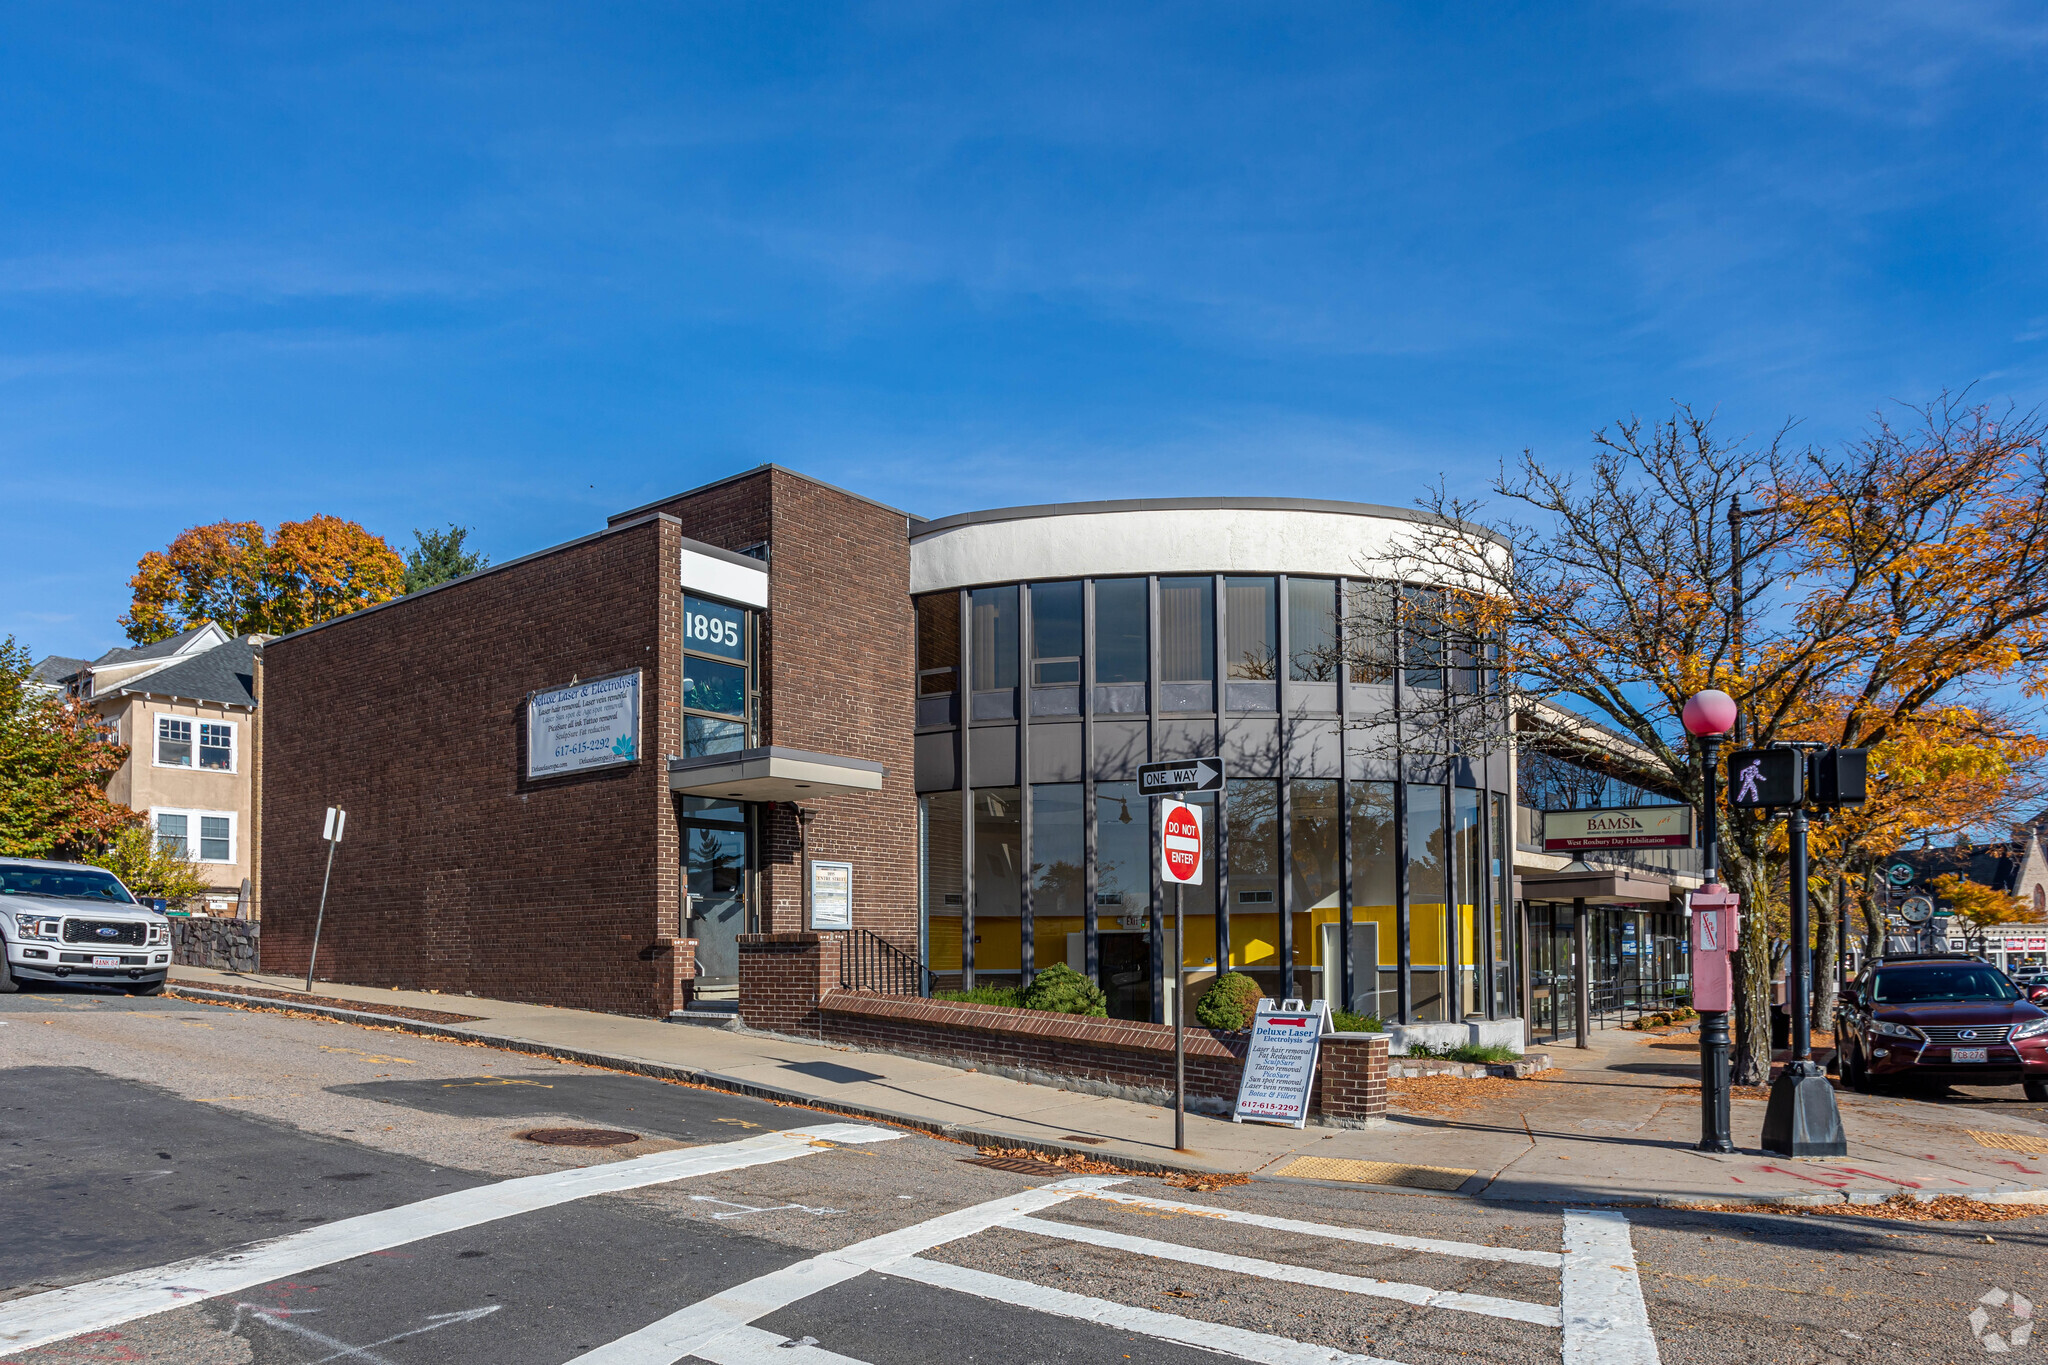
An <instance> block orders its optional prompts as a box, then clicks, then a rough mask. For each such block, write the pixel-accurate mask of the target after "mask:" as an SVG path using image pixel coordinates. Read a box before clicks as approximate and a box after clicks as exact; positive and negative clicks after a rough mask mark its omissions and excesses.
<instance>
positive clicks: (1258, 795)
mask: <svg viewBox="0 0 2048 1365" xmlns="http://www.w3.org/2000/svg"><path fill="white" fill-rule="evenodd" d="M1418 521H1419V518H1418V517H1417V516H1416V514H1414V513H1407V512H1401V511H1397V510H1393V509H1388V508H1381V507H1371V506H1365V505H1361V504H1353V503H1330V502H1302V501H1294V500H1281V499H1236V500H1227V501H1225V500H1185V501H1167V502H1125V503H1079V504H1064V505H1058V506H1050V507H1026V508H1012V509H1006V510H1000V511H991V512H976V513H967V514H963V515H959V516H952V517H947V518H944V519H941V520H937V521H923V520H920V519H918V518H915V517H912V516H908V515H906V514H905V513H902V512H898V511H895V510H893V509H890V508H887V507H883V506H881V505H879V504H877V503H875V502H872V501H870V500H868V499H866V498H862V497H859V496H857V495H854V494H852V493H848V492H844V491H842V490H839V489H835V488H832V487H829V486H827V485H824V484H821V483H819V482H817V481H815V480H812V479H809V478H806V477H804V476H802V475H799V474H795V473H792V472H790V471H788V470H785V469H780V468H776V467H773V466H767V467H762V468H759V469H755V470H751V471H748V472H746V473H744V474H740V475H737V476H735V477H733V478H730V479H726V480H723V481H721V482H718V483H714V484H710V485H708V486H706V487H703V488H699V489H696V490H694V491H691V492H688V493H683V494H679V495H677V496H675V497H673V498H668V499H665V500H663V501H661V502H658V503H653V504H650V505H648V506H646V507H642V508H637V509H635V510H633V511H631V512H625V513H621V514H620V515H618V516H616V517H614V518H612V519H611V522H610V524H609V525H608V526H607V527H606V528H605V529H604V530H602V531H599V532H597V533H596V534H594V535H590V536H587V537H585V538H583V539H580V540H576V541H571V542H569V543H568V544H565V545H560V546H556V547H554V548H552V549H549V550H544V551H541V552H540V553H538V554H533V555H529V556H526V557H525V558H523V559H518V560H514V561H511V562H509V563H506V564H502V565H497V566H494V567H492V568H490V569H487V570H485V571H483V572H480V573H477V574H473V575H470V576H469V577H466V578H462V579H458V580H456V581H454V582H452V583H448V584H445V585H443V586H441V587H439V588H435V589H432V590H429V591H427V592H423V593H418V594H414V595H411V596H408V597H405V598H401V599H399V600H398V601H395V602H391V603H388V604H386V605H384V606H380V607H376V608H373V609H370V610H367V611H363V612H358V613H356V614H354V615H352V616H348V617H344V618H341V619H339V620H336V621H333V622H329V623H327V624H326V625H322V626H318V627H315V628H313V629H310V630H306V631H301V632H299V633H297V634H295V635H290V636H286V637H284V638H282V639H280V640H277V641H275V642H273V643H271V644H270V645H268V646H267V648H266V650H265V668H266V674H267V695H268V696H269V697H270V698H271V699H272V700H271V701H270V707H269V715H268V717H267V721H266V726H265V739H264V742H265V746H266V785H265V798H264V799H265V809H266V819H265V825H264V864H263V865H264V874H265V878H266V895H267V900H266V906H265V918H266V921H267V923H266V928H265V931H264V932H265V941H264V965H265V967H266V968H268V969H270V970H303V968H304V966H305V962H306V957H307V953H308V950H309V948H310V945H311V939H312V932H313V924H314V916H315V910H316V907H317V905H318V901H319V893H320V876H321V871H322V866H323V858H324V854H325V846H324V845H323V844H322V843H321V842H320V838H319V835H320V831H321V825H322V812H323V810H324V808H325V807H327V806H329V805H339V806H342V807H344V808H345V809H347V810H348V812H349V819H348V827H347V838H346V840H345V842H343V843H342V845H341V846H340V850H339V855H338V857H337V859H336V862H335V871H334V884H333V892H332V895H331V898H330V901H329V906H328V911H327V918H326V922H325V928H324V930H323V932H322V937H321V943H320V957H319V968H320V974H321V975H322V976H326V977H330V978H332V979H335V980H343V981H353V982H360V983H366V984H376V985H393V986H411V987H425V988H430V989H437V990H441V991H445V992H451V993H461V992H465V991H469V992H475V993H477V994H479V995H490V996H495V997H501V998H513V999H526V1000H535V1001H543V1002H548V1003H554V1004H562V1005H573V1006H579V1007H583V1008H592V1009H601V1010H610V1011H616V1012H622V1013H631V1014H645V1015H661V1014H666V1013H669V1012H671V1011H674V1010H677V1009H682V1008H686V1007H688V1008H694V1009H703V1008H707V1007H711V1008H716V1007H719V1006H725V1007H728V1008H729V1007H730V1002H731V1001H732V1000H733V999H734V997H735V996H736V995H737V994H738V992H739V991H740V989H741V981H742V978H743V977H744V976H746V975H747V969H746V968H745V966H744V963H745V962H748V961H754V962H767V961H768V960H769V959H771V958H775V957H776V956H777V955H778V954H781V955H782V956H783V957H786V956H787V954H788V953H789V952H790V951H792V948H791V944H792V939H791V938H790V936H791V935H800V936H808V935H810V934H812V933H817V934H821V935H823V936H825V938H826V939H828V940H829V941H830V943H831V944H832V949H831V954H830V961H831V963H833V964H836V965H835V966H831V967H829V968H816V967H814V966H804V967H802V968H801V970H802V971H803V972H812V973H815V971H818V970H831V971H836V972H837V973H838V974H839V978H840V979H841V980H842V981H843V982H845V983H846V984H851V985H866V986H872V987H879V988H881V989H884V990H894V991H898V992H908V993H917V992H920V991H926V990H929V989H930V988H932V987H933V986H934V985H936V986H940V987H950V986H954V985H967V984H973V983H977V982H990V981H994V982H999V983H1014V982H1017V981H1019V980H1020V979H1022V978H1024V977H1025V976H1028V975H1029V974H1030V973H1032V972H1033V971H1035V970H1037V969H1042V968H1043V967H1045V966H1046V965H1048V964H1049V963H1052V962H1056V961H1057V962H1067V963H1069V964H1071V965H1073V966H1074V967H1075V968H1076V969H1077V970H1080V971H1083V972H1086V973H1088V974H1090V975H1091V976H1093V977H1095V978H1096V979H1097V980H1099V981H1100V982H1102V984H1103V986H1104V988H1105V990H1106V991H1107V992H1108V994H1109V997H1110V1001H1111V1013H1112V1014H1113V1015H1116V1016H1119V1017H1123V1018H1128V1019H1136V1020H1147V1019H1153V1020H1156V1019H1159V1018H1162V1017H1170V1015H1171V1013H1172V1009H1173V1003H1172V1001H1171V999H1170V998H1169V997H1168V992H1167V984H1168V983H1169V982H1170V981H1171V973H1170V971H1168V970H1167V964H1166V963H1165V961H1164V948H1165V944H1166V942H1167V940H1166V939H1165V938H1164V936H1163V934H1164V926H1163V923H1162V910H1163V909H1164V908H1165V907H1167V906H1168V905H1169V901H1168V900H1167V898H1166V897H1165V896H1164V895H1162V893H1161V892H1160V889H1159V887H1158V883H1157V878H1156V874H1154V873H1152V872H1151V870H1150V868H1151V856H1150V852H1149V849H1150V840H1151V834H1150V826H1151V821H1152V820H1153V818H1154V813H1153V812H1152V811H1151V809H1150V808H1149V803H1148V802H1147V801H1146V800H1145V799H1144V798H1141V797H1139V796H1138V794H1137V792H1136V788H1135V783H1134V780H1133V779H1134V777H1135V768H1136V766H1137V765H1138V764H1139V763H1141V762H1144V761H1147V760H1148V759H1154V758H1179V757H1187V756H1196V755H1220V756H1221V757H1222V758H1223V760H1224V761H1225V763H1226V765H1227V766H1228V770H1229V777H1230V780H1229V784H1228V786H1227V787H1226V788H1225V790H1223V791H1222V792H1220V793H1214V794H1211V795H1209V796H1207V797H1205V798H1203V801H1204V803H1205V805H1206V807H1207V811H1208V815H1207V822H1208V827H1209V828H1210V829H1211V830H1212V831H1213V838H1212V843H1213V846H1214V856H1213V860H1212V866H1213V869H1214V875H1213V876H1212V877H1211V878H1210V879H1209V881H1208V882H1207V883H1206V885H1205V886H1204V887H1202V888H1196V889H1191V890H1190V891H1189V893H1188V901H1187V914H1188V920H1187V924H1188V932H1187V938H1186V947H1185V963H1186V965H1187V967H1188V969H1189V979H1190V983H1191V989H1194V990H1199V989H1201V988H1202V987H1203V983H1205V982H1206V981H1207V980H1209V979H1211V978H1212V977H1213V975H1214V973H1215V972H1216V971H1217V970H1219V969H1220V968H1221V967H1222V966H1224V965H1226V964H1227V965H1229V966H1234V967H1236V968H1238V969H1239V970H1245V971H1249V972H1251V973H1252V974H1253V975H1254V976H1255V977H1257V978H1258V979H1259V980H1260V982H1261V984H1262V985H1264V986H1266V987H1267V988H1268V989H1269V991H1270V993H1273V994H1275V995H1298V996H1304V997H1311V996H1321V997H1327V998H1330V999H1331V1000H1333V1001H1334V1002H1337V1003H1340V1004H1345V1005H1349V1006H1351V1007H1354V1008H1357V1009H1359V1010H1361V1011H1368V1012H1375V1013H1380V1014H1382V1015H1383V1016H1385V1017H1387V1018H1389V1019H1404V1020H1414V1021H1431V1020H1435V1021H1440V1022H1443V1023H1453V1022H1456V1021H1461V1020H1463V1019H1465V1018H1467V1017H1470V1016H1479V1017H1483V1018H1487V1019H1505V1018H1508V1017H1511V1016H1513V1015H1514V1014H1515V1012H1516V1007H1517V1003H1518V1002H1517V999H1516V995H1517V981H1518V971H1517V965H1516V956H1517V947H1518V935H1516V934H1515V933H1514V932H1512V916H1511V906H1512V899H1511V896H1512V892H1511V887H1510V883H1509V868H1510V864H1511V852H1512V844H1511V838H1512V836H1511V832H1510V828H1509V824H1510V812H1511V793H1512V790H1513V786H1512V782H1511V781H1510V768H1509V761H1508V755H1507V752H1506V747H1505V730H1504V725H1503V727H1502V732H1501V734H1500V736H1499V739H1500V742H1499V743H1498V744H1495V743H1489V742H1480V743H1473V742H1471V736H1470V735H1466V737H1465V739H1464V740H1461V743H1462V744H1463V745H1464V752H1451V753H1448V754H1446V752H1445V744H1444V739H1443V736H1442V735H1441V734H1436V735H1431V734H1428V733H1425V729H1426V727H1423V726H1420V725H1419V724H1418V722H1417V718H1418V717H1420V716H1422V715H1424V714H1425V713H1427V712H1429V711H1430V707H1431V706H1435V704H1436V701H1441V700H1442V699H1444V698H1447V697H1456V696H1471V697H1478V698H1485V697H1488V696H1494V695H1497V688H1498V683H1497V679H1495V678H1494V677H1493V675H1492V673H1491V671H1490V670H1489V669H1488V668H1487V666H1486V665H1487V655H1486V652H1485V651H1484V650H1474V649H1470V648H1460V647H1459V646H1458V645H1457V643H1456V642H1455V641H1452V640H1447V639H1445V638H1441V637H1440V636H1438V637H1431V638H1415V637H1416V636H1417V632H1416V631H1415V630H1412V629H1408V630H1407V635H1406V636H1404V635H1403V630H1404V629H1407V628H1405V627H1397V624H1396V623H1397V622H1398V621H1407V620H1411V619H1413V620H1421V619H1423V617H1422V616H1421V615H1401V614H1398V613H1397V610H1396V607H1395V604H1396V603H1397V602H1409V601H1413V600H1415V599H1416V598H1417V596H1418V595H1421V596H1423V597H1426V596H1427V595H1428V593H1429V591H1430V590H1429V588H1428V585H1427V584H1419V583H1416V582H1414V581H1412V577H1411V579H1410V581H1408V582H1406V583H1405V585H1404V586H1402V587H1400V588H1398V589H1397V587H1396V584H1395V583H1394V582H1393V581H1391V579H1390V577H1388V576H1384V575H1380V574H1376V573H1375V572H1374V569H1373V566H1374V565H1376V564H1390V565H1391V564H1395V563H1398V562H1400V560H1401V558H1402V556H1401V554H1400V548H1401V546H1402V544H1403V543H1404V538H1405V537H1407V536H1409V535H1411V534H1412V533H1414V532H1415V531H1416V529H1417V525H1418ZM1439 619H1440V618H1439ZM1427 634H1428V632H1426V631H1424V632H1422V635H1424V636H1427ZM1430 699H1435V701H1430ZM1420 701H1430V706H1422V705H1418V702H1420ZM1436 710H1438V711H1441V710H1443V708H1442V707H1436ZM1404 717H1406V720H1405V721H1404V720H1403V718H1404ZM1467 728H1468V729H1469V727H1467ZM1460 733H1461V734H1464V731H1462V730H1461V731H1460ZM1482 738H1483V737H1482ZM1345 907H1349V913H1346V910H1345ZM810 941H811V942H816V941H818V940H810ZM802 946H803V945H802V944H801V943H798V944H797V950H801V949H802ZM764 970H765V969H764ZM770 975H771V976H772V973H770ZM752 979H755V980H757V981H760V982H766V981H767V980H768V979H769V977H766V976H758V975H757V976H756V977H755V978H752ZM763 989H766V987H765V986H763ZM805 991H807V992H813V993H814V983H813V985H807V986H806V987H805ZM798 1004H799V1005H802V1004H803V1002H802V1001H799V1002H798Z"/></svg>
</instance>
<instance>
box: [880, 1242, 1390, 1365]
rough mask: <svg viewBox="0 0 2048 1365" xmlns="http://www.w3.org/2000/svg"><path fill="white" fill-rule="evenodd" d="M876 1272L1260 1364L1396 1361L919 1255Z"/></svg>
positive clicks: (1380, 1364)
mask: <svg viewBox="0 0 2048 1365" xmlns="http://www.w3.org/2000/svg"><path fill="white" fill-rule="evenodd" d="M879 1269H880V1271H881V1273H882V1274H884V1275H891V1276H894V1277H895V1278H897V1279H900V1280H909V1281H912V1282H913V1283H916V1284H924V1285H930V1286H932V1287H933V1288H935V1289H951V1290H955V1291H957V1292H959V1293H962V1294H972V1295H974V1296H975V1297H976V1298H982V1299H992V1300H994V1301H995V1302H997V1303H1007V1304H1011V1305H1013V1306H1015V1307H1018V1308H1030V1309H1035V1310H1036V1311H1038V1312H1041V1313H1050V1314H1053V1315H1054V1316H1055V1317H1062V1318H1073V1319H1076V1320H1077V1321H1080V1322H1094V1323H1100V1324H1101V1325H1103V1326H1104V1327H1115V1328H1118V1329H1121V1330H1123V1331H1130V1332H1143V1333H1144V1334H1145V1335H1146V1336H1149V1337H1157V1338H1159V1339H1160V1340H1161V1341H1173V1342H1179V1343H1180V1344H1181V1345H1183V1346H1193V1347H1195V1348H1197V1349H1199V1350H1204V1351H1217V1352H1220V1353H1222V1354H1224V1355H1232V1356H1236V1357H1237V1358H1238V1359H1239V1360H1250V1361H1256V1362H1258V1365H1396V1362H1394V1361H1389V1360H1382V1359H1381V1358H1379V1357H1378V1356H1360V1355H1352V1354H1350V1353H1349V1352H1346V1351H1339V1350H1336V1349H1335V1348H1333V1347H1329V1346H1317V1345H1314V1344H1312V1343H1310V1342H1306V1341H1293V1340H1290V1339H1289V1338H1287V1337H1275V1336H1268V1335H1266V1334H1265V1333H1264V1332H1251V1331H1247V1330H1245V1329H1244V1328H1242V1327H1230V1326H1226V1325H1225V1324H1223V1323H1220V1322H1197V1321H1195V1320H1194V1319H1193V1318H1182V1317H1176V1316H1174V1315H1173V1314H1171V1313H1155V1312H1153V1311H1152V1310H1151V1309H1149V1308H1133V1307H1131V1306H1130V1305H1129V1304H1122V1303H1112V1302H1110V1301H1109V1300H1108V1299H1091V1298H1089V1297H1088V1296H1087V1295H1085V1294H1070V1293H1068V1292H1067V1291H1066V1290H1064V1289H1052V1288H1049V1287H1047V1286H1045V1285H1042V1284H1033V1283H1032V1282H1031V1281H1029V1280H1011V1279H1005V1278H1004V1277H1003V1276H1001V1275H991V1274H989V1273H987V1272H986V1271H982V1270H970V1269H968V1268H967V1267H966V1266H959V1265H948V1264H946V1263H945V1262H943V1261H927V1260H925V1259H924V1258H922V1257H918V1256H913V1257H910V1258H909V1259H907V1260H902V1261H898V1262H896V1263H895V1264H894V1265H889V1266H882V1267H879Z"/></svg>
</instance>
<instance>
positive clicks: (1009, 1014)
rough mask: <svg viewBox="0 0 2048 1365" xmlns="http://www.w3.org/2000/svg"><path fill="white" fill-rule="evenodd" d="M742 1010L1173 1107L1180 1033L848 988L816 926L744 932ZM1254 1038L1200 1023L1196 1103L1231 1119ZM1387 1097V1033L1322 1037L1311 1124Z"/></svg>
mask: <svg viewBox="0 0 2048 1365" xmlns="http://www.w3.org/2000/svg"><path fill="white" fill-rule="evenodd" d="M739 956H740V1015H741V1018H742V1019H743V1020H744V1021H745V1022H746V1024H747V1025H748V1026H749V1027H752V1028H758V1029H763V1030H766V1031H769V1032H773V1033H783V1034H790V1035H793V1036H796V1037H800V1038H808V1039H817V1040H819V1041H821V1042H828V1043H839V1044H843V1045H846V1046H851V1047H857V1048H863V1049H867V1050H870V1051H876V1052H892V1053H896V1054H899V1055H903V1056H913V1057H922V1058H924V1059H926V1060H929V1061H934V1062H938V1063H941V1064H943V1065H946V1066H956V1067H962V1068H968V1069H973V1070H978V1071H985V1072H989V1073H991V1074H993V1075H999V1076H1008V1077H1011V1078H1013V1079H1016V1080H1024V1081H1029V1082H1031V1083H1032V1084H1034V1085H1049V1086H1056V1087H1058V1088H1060V1089H1064V1090H1079V1091H1084V1092H1087V1093H1091V1094H1100V1095H1112V1096H1115V1097H1117V1098H1120V1099H1130V1100H1137V1101H1140V1102H1142V1103H1147V1104H1171V1103H1172V1102H1173V1032H1174V1031H1173V1029H1172V1027H1171V1026H1170V1025H1166V1024H1153V1023H1141V1022H1137V1021H1134V1020H1128V1019H1091V1018H1087V1017H1084V1016H1081V1015H1073V1014H1048V1013H1043V1012H1040V1011H1037V1010H1016V1009H1005V1008H1002V1007H1000V1006H996V1005H976V1004H967V1003H964V1002H955V1001H942V1000H924V999H920V998H918V997H915V996H893V995H878V994H873V993H870V992H867V991H850V990H842V989H840V986H839V960H838V959H839V943H838V940H837V938H836V936H834V935H830V934H816V933H801V932H793V933H779V934H754V935H748V936H746V937H743V938H741V939H740V955H739ZM1246 1042H1247V1039H1246V1036H1245V1035H1243V1034H1226V1033H1216V1032H1213V1031H1211V1030H1209V1029H1205V1028H1190V1029H1189V1030H1188V1031H1187V1040H1186V1059H1187V1060H1186V1065H1187V1086H1188V1108H1189V1109H1190V1110H1193V1111H1195V1112H1198V1113H1200V1112H1206V1113H1218V1114H1227V1113H1228V1112H1229V1111H1230V1107H1231V1103H1232V1101H1233V1100H1234V1099H1235V1098H1236V1095H1237V1087H1238V1079H1239V1076H1240V1075H1241V1073H1242V1071H1243V1059H1244V1050H1245V1046H1246ZM1386 1103H1387V1038H1386V1035H1385V1034H1337V1035H1335V1036H1333V1037H1329V1038H1325V1039H1324V1040H1323V1047H1322V1057H1321V1061H1320V1062H1319V1063H1318V1065H1317V1068H1316V1082H1315V1086H1314V1089H1313V1090H1312V1091H1311V1092H1310V1096H1309V1112H1310V1114H1311V1116H1312V1118H1313V1121H1315V1122H1319V1123H1323V1124H1326V1125H1330V1126H1337V1127H1371V1126H1374V1125H1377V1124H1379V1123H1381V1122H1383V1121H1384V1119H1385V1115H1386Z"/></svg>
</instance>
